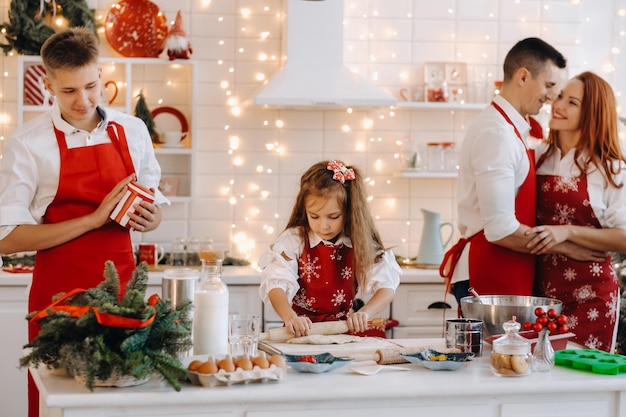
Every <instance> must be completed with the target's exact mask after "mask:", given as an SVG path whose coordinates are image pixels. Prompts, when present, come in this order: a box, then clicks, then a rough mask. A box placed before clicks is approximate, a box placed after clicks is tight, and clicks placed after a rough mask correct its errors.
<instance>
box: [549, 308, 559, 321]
mask: <svg viewBox="0 0 626 417" xmlns="http://www.w3.org/2000/svg"><path fill="white" fill-rule="evenodd" d="M558 315H559V313H557V312H556V310H555V309H553V308H551V309H549V310H548V317H550V318H551V319H555V318H556V317H557V316H558Z"/></svg>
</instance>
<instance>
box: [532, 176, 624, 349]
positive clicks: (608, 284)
mask: <svg viewBox="0 0 626 417" xmlns="http://www.w3.org/2000/svg"><path fill="white" fill-rule="evenodd" d="M537 185H538V187H537V197H538V199H537V201H538V205H537V220H538V222H539V224H557V225H562V224H573V225H578V226H588V227H595V228H601V227H602V226H601V225H600V222H599V221H598V219H597V218H596V216H595V214H594V213H593V209H592V208H591V206H590V205H589V193H588V191H587V177H586V176H582V177H575V178H573V177H560V176H555V175H538V176H537ZM537 282H538V284H539V286H540V289H541V291H542V293H543V294H544V295H546V296H548V297H552V298H556V299H558V300H561V301H562V302H563V309H562V313H563V314H565V315H566V316H567V317H568V321H567V324H568V327H569V328H570V330H571V331H572V332H573V333H574V334H576V336H575V337H574V341H575V342H576V343H580V344H581V345H585V346H587V347H588V348H590V349H600V350H604V351H606V352H612V349H613V341H614V334H615V330H616V329H615V328H616V326H617V323H618V316H619V307H618V306H619V302H618V301H619V283H618V278H617V274H616V273H615V269H614V268H613V263H612V262H611V256H610V255H607V257H606V259H605V260H604V262H578V261H572V260H571V259H569V258H567V257H566V256H563V255H552V254H547V255H541V256H540V257H538V258H537Z"/></svg>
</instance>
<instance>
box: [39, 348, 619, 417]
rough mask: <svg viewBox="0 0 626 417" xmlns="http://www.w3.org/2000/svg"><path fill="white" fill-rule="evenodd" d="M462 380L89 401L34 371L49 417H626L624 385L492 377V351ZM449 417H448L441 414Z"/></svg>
mask: <svg viewBox="0 0 626 417" xmlns="http://www.w3.org/2000/svg"><path fill="white" fill-rule="evenodd" d="M396 341H397V342H403V344H405V345H406V346H414V345H419V346H423V345H435V346H436V345H437V344H442V343H443V341H442V340H440V339H437V340H434V339H406V340H396ZM485 350H486V354H485V355H484V356H483V357H482V358H477V359H475V360H474V361H472V362H470V363H469V364H468V365H467V366H465V367H464V368H461V369H460V370H457V371H440V372H435V371H430V370H428V369H424V368H421V367H418V366H417V365H414V364H403V366H406V367H409V368H410V369H411V370H410V371H394V372H381V373H379V374H376V375H373V376H363V375H357V374H355V373H352V372H350V371H349V369H348V367H343V368H339V369H336V370H334V371H331V372H329V373H324V374H306V373H297V372H295V371H293V370H291V369H289V370H288V373H287V376H286V378H285V379H283V380H281V381H278V382H269V383H250V384H246V385H233V386H230V387H226V386H220V387H213V388H203V387H197V386H192V385H189V384H185V385H183V389H182V390H181V391H180V392H176V391H174V390H173V389H172V388H171V387H169V386H168V385H165V384H164V383H163V382H161V381H160V380H159V379H158V378H153V379H151V380H150V381H149V382H148V383H146V384H144V385H140V386H137V387H130V388H96V389H95V391H94V392H90V391H89V390H88V389H87V388H85V387H84V386H82V385H80V384H78V383H77V382H75V381H74V380H73V379H71V378H64V377H58V376H51V375H48V374H47V373H46V371H43V370H42V371H35V372H34V374H35V381H36V383H37V385H38V386H39V389H40V393H41V405H42V406H41V408H42V410H44V414H43V415H45V416H49V417H61V416H62V417H78V416H80V417H83V416H86V415H89V416H96V417H97V416H113V415H114V416H136V417H139V416H148V415H150V416H183V415H193V416H213V417H216V416H233V417H234V416H241V417H244V416H246V417H269V416H273V417H290V416H294V415H298V416H305V417H312V416H320V415H324V416H345V415H358V416H359V417H374V416H379V415H381V413H389V412H391V413H392V415H394V417H395V416H415V415H450V416H453V415H454V416H480V417H483V416H489V417H531V416H537V415H545V416H551V417H556V416H563V417H564V416H574V415H575V416H578V417H580V416H589V417H591V416H593V417H618V416H621V417H623V416H626V375H615V376H604V375H597V374H592V373H587V372H582V371H576V370H571V369H567V368H561V367H556V368H555V369H553V370H552V371H551V372H548V373H532V374H530V375H528V376H524V377H517V378H503V377H496V376H494V375H493V374H492V373H491V371H490V368H489V359H488V355H489V349H488V348H487V349H485ZM444 413H448V414H444Z"/></svg>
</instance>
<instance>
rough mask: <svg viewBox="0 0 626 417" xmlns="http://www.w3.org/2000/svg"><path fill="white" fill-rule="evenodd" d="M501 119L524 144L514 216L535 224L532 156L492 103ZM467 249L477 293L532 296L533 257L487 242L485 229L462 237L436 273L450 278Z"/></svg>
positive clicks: (471, 274) (471, 282)
mask: <svg viewBox="0 0 626 417" xmlns="http://www.w3.org/2000/svg"><path fill="white" fill-rule="evenodd" d="M491 104H492V105H493V106H494V107H495V109H496V110H497V111H498V112H499V113H500V114H501V115H502V116H503V117H504V119H505V120H506V121H507V122H508V123H509V124H510V125H511V126H513V129H514V130H515V134H516V135H517V137H518V138H519V140H520V141H522V143H523V144H524V148H525V149H526V154H527V156H528V161H529V163H530V169H529V170H528V175H527V176H526V179H525V180H524V182H523V183H522V185H521V187H520V188H519V190H518V192H517V196H516V197H515V218H516V219H517V220H518V221H519V222H520V223H522V224H525V225H528V226H534V225H535V222H536V219H535V203H536V194H535V193H536V176H535V156H534V151H533V150H532V149H528V147H526V143H525V142H524V139H523V138H522V136H521V134H520V133H519V131H518V130H517V128H516V127H515V125H514V124H513V122H512V121H511V119H510V118H509V116H507V114H506V113H505V112H504V110H502V108H501V107H500V106H498V105H497V104H496V103H495V102H492V103H491ZM468 242H471V245H470V248H469V281H470V286H472V287H473V288H474V289H475V290H476V291H477V292H478V293H479V294H484V295H487V294H492V295H493V294H495V295H531V294H532V289H533V280H534V276H535V256H534V255H530V254H525V253H521V252H516V251H514V250H511V249H508V248H505V247H503V246H500V245H496V244H494V243H491V242H489V241H487V239H486V238H485V231H484V230H481V231H480V232H478V233H476V234H474V235H472V236H470V237H469V238H463V239H461V240H459V242H458V243H457V244H456V245H454V246H453V247H452V248H451V249H450V250H448V252H447V253H446V254H445V256H444V259H443V262H442V263H441V267H440V269H439V272H440V274H441V276H442V277H444V278H447V279H448V280H449V279H450V278H451V277H452V273H453V271H454V267H455V266H456V261H457V260H458V259H459V257H460V256H461V253H462V251H463V249H464V247H465V245H466V244H467V243H468Z"/></svg>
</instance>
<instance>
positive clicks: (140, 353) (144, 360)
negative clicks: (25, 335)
mask: <svg viewBox="0 0 626 417" xmlns="http://www.w3.org/2000/svg"><path fill="white" fill-rule="evenodd" d="M104 278H105V279H104V281H102V282H101V283H100V284H99V285H98V286H96V287H94V288H90V289H88V290H86V291H84V290H78V289H77V290H74V291H71V292H69V293H66V294H62V296H61V297H55V300H54V302H53V303H52V304H51V305H50V306H49V307H48V308H46V309H44V310H42V311H34V312H31V313H30V314H29V315H28V316H27V317H26V318H27V319H28V320H35V321H37V322H38V323H39V325H40V326H41V331H40V332H39V334H38V335H37V337H36V338H35V339H33V340H32V341H31V342H30V343H28V344H26V345H25V346H24V347H25V348H27V349H29V351H28V353H27V354H26V355H25V356H23V357H22V358H21V359H20V366H21V367H25V366H35V367H37V366H39V365H41V364H43V365H46V366H47V367H48V368H50V369H64V370H65V371H66V372H67V373H68V374H69V375H71V376H74V377H76V379H77V380H79V381H81V382H83V383H84V384H85V385H86V386H87V387H88V388H89V389H90V390H93V388H94V386H103V385H106V386H109V385H112V386H127V385H136V384H137V383H141V382H143V381H147V379H148V378H149V377H150V375H152V374H155V373H158V374H160V375H161V377H162V378H163V379H164V380H165V381H167V382H168V383H169V384H170V385H171V386H172V387H174V388H175V389H176V390H177V391H179V390H180V388H181V387H180V383H179V379H184V378H186V377H187V370H186V369H185V367H184V366H183V365H182V364H181V362H180V360H179V359H178V358H179V355H180V354H181V353H183V352H186V351H188V350H189V348H190V347H191V344H192V342H191V320H190V314H189V313H190V311H191V308H192V307H191V302H186V303H181V304H180V305H178V306H176V308H174V309H173V308H171V301H170V300H163V299H161V298H159V297H158V296H157V295H156V294H155V295H152V296H151V297H150V298H149V299H148V300H147V301H146V289H147V287H148V267H147V264H146V263H145V262H144V263H142V264H141V265H139V266H138V267H137V268H136V270H135V271H134V272H133V276H132V278H131V279H130V281H129V282H128V284H127V286H126V292H125V293H124V297H123V298H122V299H121V300H120V297H119V294H120V281H119V276H118V274H117V271H116V269H115V266H114V265H113V262H111V261H107V262H106V264H105V271H104ZM111 378H122V379H124V378H126V379H128V378H131V379H133V380H135V381H138V382H136V383H115V382H113V383H112V382H111Z"/></svg>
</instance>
